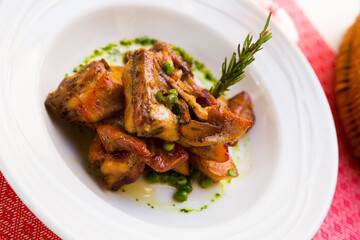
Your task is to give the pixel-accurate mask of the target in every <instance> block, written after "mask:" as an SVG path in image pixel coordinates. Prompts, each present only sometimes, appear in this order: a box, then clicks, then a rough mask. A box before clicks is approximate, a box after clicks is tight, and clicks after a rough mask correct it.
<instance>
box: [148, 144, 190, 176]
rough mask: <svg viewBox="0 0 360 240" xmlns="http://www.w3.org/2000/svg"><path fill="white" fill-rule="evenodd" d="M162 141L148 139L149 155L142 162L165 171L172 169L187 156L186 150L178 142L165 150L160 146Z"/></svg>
mask: <svg viewBox="0 0 360 240" xmlns="http://www.w3.org/2000/svg"><path fill="white" fill-rule="evenodd" d="M162 143H163V141H161V140H159V139H149V140H148V147H149V149H150V151H151V157H150V158H145V159H144V162H145V163H146V164H147V165H149V166H150V167H151V168H152V169H154V170H155V171H157V172H166V171H168V170H170V169H173V168H175V167H177V166H179V165H180V164H182V163H183V162H184V161H186V160H187V159H188V157H189V154H188V152H187V151H186V150H185V149H184V148H183V147H182V146H181V145H179V144H175V148H174V149H173V150H172V151H170V152H167V151H165V150H164V149H163V148H162Z"/></svg>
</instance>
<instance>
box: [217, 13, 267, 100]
mask: <svg viewBox="0 0 360 240" xmlns="http://www.w3.org/2000/svg"><path fill="white" fill-rule="evenodd" d="M270 17H271V12H270V13H269V16H268V18H267V20H266V23H265V26H264V29H263V30H262V32H261V33H260V35H259V39H258V40H257V41H256V42H255V43H252V40H253V36H252V35H250V34H248V35H247V36H246V38H245V41H244V44H243V47H242V49H241V51H240V44H239V45H238V49H237V53H238V59H236V53H235V52H234V53H233V55H232V57H231V60H230V62H229V65H228V64H227V58H225V61H224V63H223V64H222V69H221V72H222V75H221V78H220V80H219V81H217V82H216V83H215V84H214V86H213V87H211V89H210V93H211V94H212V95H213V96H214V97H216V98H218V97H220V95H222V94H223V93H224V92H226V91H229V87H230V86H231V85H234V84H235V83H237V82H239V81H240V80H241V79H243V78H244V77H245V71H244V69H245V67H246V66H248V65H249V64H250V63H252V62H253V61H254V60H255V58H254V55H255V53H256V52H258V51H259V50H261V49H262V47H261V45H263V44H264V43H265V42H267V41H268V40H269V39H270V38H271V36H272V34H271V32H270V30H268V29H267V28H268V26H269V22H270Z"/></svg>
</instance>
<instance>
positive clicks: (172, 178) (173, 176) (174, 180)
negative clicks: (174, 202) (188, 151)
mask: <svg viewBox="0 0 360 240" xmlns="http://www.w3.org/2000/svg"><path fill="white" fill-rule="evenodd" d="M177 180H178V176H177V174H175V173H173V174H171V175H170V177H169V183H170V184H171V185H173V186H175V185H176V184H177Z"/></svg>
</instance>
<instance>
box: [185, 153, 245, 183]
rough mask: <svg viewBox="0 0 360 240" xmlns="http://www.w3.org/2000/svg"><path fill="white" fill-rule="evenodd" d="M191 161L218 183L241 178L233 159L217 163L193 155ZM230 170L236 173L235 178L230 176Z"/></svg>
mask: <svg viewBox="0 0 360 240" xmlns="http://www.w3.org/2000/svg"><path fill="white" fill-rule="evenodd" d="M189 160H190V162H191V163H192V164H193V165H194V166H195V167H196V168H197V169H198V170H200V171H201V172H202V173H203V174H205V175H206V176H208V177H210V178H211V179H212V180H213V181H216V182H217V181H220V180H224V179H229V178H235V177H237V176H239V173H238V171H237V169H236V166H235V164H234V162H233V160H232V159H231V158H229V160H227V161H226V162H216V161H211V160H209V159H206V158H201V157H199V156H197V155H194V154H191V155H190V157H189ZM230 169H234V170H235V171H236V175H235V176H230V175H229V170H230Z"/></svg>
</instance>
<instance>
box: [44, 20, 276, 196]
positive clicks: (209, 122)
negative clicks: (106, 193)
mask: <svg viewBox="0 0 360 240" xmlns="http://www.w3.org/2000/svg"><path fill="white" fill-rule="evenodd" d="M270 17H271V14H269V17H268V19H267V22H266V24H265V27H264V29H263V31H262V32H261V33H260V35H259V39H258V40H257V41H256V42H254V43H253V42H252V36H250V35H248V36H247V37H246V39H245V41H244V44H243V46H242V48H240V45H239V46H238V51H237V53H233V56H232V58H231V60H230V61H229V63H227V60H226V58H225V62H224V63H223V65H222V76H221V78H220V79H219V80H218V81H217V80H216V79H214V77H213V76H212V74H211V73H210V71H209V70H208V69H206V67H205V66H204V65H203V64H201V63H200V62H199V61H196V60H195V61H194V60H193V57H192V56H191V55H190V54H189V53H187V52H186V51H184V50H183V49H181V48H179V47H176V46H174V45H172V44H168V43H166V42H163V41H156V40H154V39H149V38H145V37H143V38H137V39H135V40H122V41H120V44H121V45H123V46H129V45H132V43H133V42H136V43H138V44H139V43H140V44H142V45H150V46H151V47H150V48H149V49H146V48H143V47H141V48H138V49H135V50H131V51H128V52H127V53H126V54H124V55H123V61H124V64H125V66H119V65H112V64H109V63H108V61H107V60H105V59H104V58H102V59H100V60H93V61H90V60H91V58H93V57H90V58H88V59H87V60H86V61H85V62H84V64H81V65H80V66H79V68H75V69H74V73H75V74H74V75H72V76H66V77H65V78H64V79H63V80H62V81H61V83H60V85H59V86H58V88H57V89H56V90H55V91H54V92H52V93H50V94H49V95H48V97H47V99H46V101H45V106H46V107H47V109H49V110H50V111H51V112H53V113H54V114H55V115H56V116H57V117H59V118H60V119H62V120H65V121H67V122H71V123H74V124H79V125H81V126H85V127H88V128H91V129H93V130H94V131H95V132H96V136H95V137H94V139H93V141H92V144H91V146H90V149H89V162H90V165H91V167H92V168H93V169H98V170H99V171H100V173H101V174H102V176H103V179H104V182H105V188H106V189H111V190H114V191H117V190H119V189H120V187H122V186H123V185H126V184H131V183H133V182H135V181H136V180H137V179H138V178H139V177H140V175H141V173H143V172H144V174H145V175H146V178H147V179H148V180H149V181H150V182H152V183H158V182H162V183H168V184H170V185H173V186H176V188H177V191H176V193H175V194H174V199H175V200H176V201H178V202H183V201H186V200H187V196H188V194H189V193H190V192H191V191H192V184H193V183H194V182H196V181H198V182H199V184H200V186H201V187H203V188H207V187H209V186H210V185H211V184H212V182H219V181H221V180H227V179H231V178H235V177H237V176H238V171H237V168H236V165H235V163H234V161H233V160H232V158H231V156H230V153H229V147H231V146H235V145H236V143H237V141H238V139H239V138H240V137H242V136H243V135H244V133H245V132H246V131H248V130H249V129H250V128H251V127H252V126H253V124H254V121H255V114H254V111H253V104H252V102H251V98H250V96H249V94H247V93H246V92H245V91H243V92H241V93H239V94H237V95H235V96H234V97H232V98H230V99H228V100H227V99H226V98H225V97H223V96H222V95H223V94H224V93H225V92H226V91H227V90H228V88H229V87H230V86H231V85H233V84H235V83H237V82H239V81H240V80H241V79H242V78H244V76H245V75H244V69H245V67H246V66H248V65H249V64H250V63H251V62H252V61H253V60H254V54H255V53H256V52H257V51H259V50H261V47H262V44H263V43H265V42H267V41H268V40H269V39H270V38H271V33H270V31H269V30H268V29H267V28H268V25H269V21H270ZM114 46H115V44H109V45H108V46H107V47H105V48H104V51H107V50H111V49H113V47H114ZM96 55H101V54H99V51H97V52H96V51H95V52H94V56H96ZM194 67H197V69H202V70H203V73H204V75H205V76H206V78H207V79H209V80H211V81H212V82H214V84H213V86H212V87H211V88H210V89H209V90H208V89H205V88H202V87H201V86H199V85H198V84H197V83H196V80H195V77H194V73H193V71H192V70H193V69H194Z"/></svg>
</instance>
